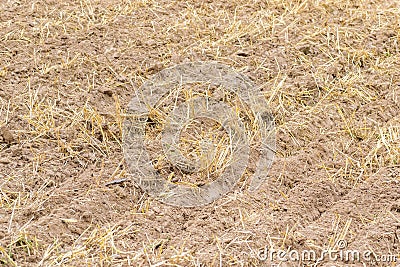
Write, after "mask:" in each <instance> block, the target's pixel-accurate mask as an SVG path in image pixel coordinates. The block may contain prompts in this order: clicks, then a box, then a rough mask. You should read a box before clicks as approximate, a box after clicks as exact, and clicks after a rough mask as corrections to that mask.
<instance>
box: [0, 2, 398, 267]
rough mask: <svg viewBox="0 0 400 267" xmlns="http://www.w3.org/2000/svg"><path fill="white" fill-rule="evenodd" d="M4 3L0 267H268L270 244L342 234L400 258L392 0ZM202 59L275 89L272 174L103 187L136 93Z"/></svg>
mask: <svg viewBox="0 0 400 267" xmlns="http://www.w3.org/2000/svg"><path fill="white" fill-rule="evenodd" d="M0 10H1V12H0V128H1V127H2V126H5V127H6V128H7V129H8V130H9V131H10V132H11V133H12V135H13V139H14V140H12V141H11V139H7V138H5V137H4V134H2V132H0V226H1V227H0V266H32V265H35V266H84V265H95V266H128V265H131V266H230V265H231V266H262V264H263V262H259V261H257V259H256V258H255V257H254V252H256V251H257V250H258V249H260V248H262V247H264V246H268V247H270V248H276V249H288V248H289V247H290V248H295V249H307V248H313V249H336V247H335V246H336V245H337V241H338V240H344V239H345V240H346V241H347V242H348V245H349V248H360V249H361V248H362V249H366V248H368V249H370V250H373V251H374V252H375V253H377V254H389V253H390V254H395V255H398V258H400V255H399V253H400V251H399V247H400V245H399V236H400V233H399V230H398V229H399V228H398V227H399V226H396V223H397V225H398V223H399V222H400V203H399V196H398V192H400V180H399V175H400V139H399V134H400V126H399V125H400V115H399V114H400V112H399V111H400V87H399V85H400V79H399V77H400V65H399V62H400V57H399V55H400V48H399V42H400V11H399V4H398V3H397V1H361V2H360V1H358V2H357V1H329V0H327V1H312V0H305V1H282V0H279V1H278V0H276V1H268V2H263V1H252V2H250V3H248V2H247V1H241V0H236V1H233V2H229V1H226V2H224V1H223V2H203V1H201V2H200V1H195V2H183V1H175V2H162V1H161V2H160V1H120V2H118V3H116V2H111V1H90V0H82V1H64V2H62V3H59V2H56V1H42V2H30V1H3V2H1V3H0ZM198 60H215V61H219V62H222V63H225V64H228V65H230V66H232V67H233V68H235V69H236V70H238V71H240V72H242V73H244V74H246V75H248V76H249V77H251V78H252V79H253V81H254V83H255V84H256V85H257V86H259V90H260V91H262V92H263V93H264V95H265V97H266V99H267V102H268V103H269V105H270V108H271V110H272V111H273V113H274V116H275V119H276V127H277V144H278V150H277V160H276V164H274V166H273V167H272V170H271V175H270V177H269V180H268V183H267V184H265V185H264V186H263V187H262V188H261V189H260V190H259V191H257V192H256V193H254V194H249V193H248V192H247V191H243V190H240V189H237V190H236V191H235V192H232V193H231V194H229V195H228V196H227V197H225V198H223V199H221V200H219V201H217V202H216V203H214V204H213V205H210V206H208V207H206V208H203V209H192V210H191V209H176V208H172V207H168V206H165V205H162V204H160V203H158V202H155V201H153V200H152V199H151V198H149V197H148V196H147V195H146V194H145V193H143V192H142V191H141V190H140V189H138V188H137V187H135V185H133V184H132V183H130V182H129V181H125V180H124V181H125V182H124V183H122V184H118V185H116V186H114V185H112V186H108V187H107V186H105V184H106V183H107V182H110V181H114V180H118V179H125V178H128V173H127V170H126V167H125V163H124V158H123V155H122V122H123V118H124V112H125V110H124V109H125V107H126V105H127V104H128V102H129V101H130V99H131V98H132V97H134V95H135V94H134V89H135V88H138V87H139V86H140V85H142V84H143V82H144V81H146V80H147V79H148V78H149V77H150V75H152V74H154V73H155V72H158V71H159V70H161V69H163V68H164V67H169V66H173V65H174V64H178V63H182V62H191V61H198ZM192 130H193V129H192ZM205 135H206V134H205ZM222 136H224V135H223V134H222ZM8 140H9V141H8ZM194 142H195V141H194V140H193V139H191V142H189V143H190V144H189V145H188V147H187V148H188V149H189V150H190V151H191V153H197V152H198V151H197V152H196V149H195V148H193V147H192V145H193V143H194ZM221 142H222V143H223V142H224V141H223V140H222V141H221ZM226 147H229V146H226ZM197 148H198V146H197ZM196 156H198V153H197V154H196ZM222 162H223V161H221V162H219V163H218V164H222ZM218 164H217V165H218ZM216 169H218V168H216ZM214 171H215V170H214ZM196 181H197V180H196ZM192 182H193V181H192ZM396 227H397V228H396ZM396 237H397V239H396ZM252 253H253V254H252ZM252 255H253V256H252ZM290 264H293V265H295V264H297V263H290ZM336 264H337V265H339V266H340V264H342V263H336ZM396 264H399V262H397V263H396ZM377 265H379V264H377ZM343 266H345V264H344V263H343ZM393 266H395V264H393Z"/></svg>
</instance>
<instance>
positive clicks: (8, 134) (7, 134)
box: [0, 126, 15, 144]
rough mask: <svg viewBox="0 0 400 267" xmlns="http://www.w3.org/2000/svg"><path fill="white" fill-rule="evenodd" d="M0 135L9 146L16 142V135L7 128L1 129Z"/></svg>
mask: <svg viewBox="0 0 400 267" xmlns="http://www.w3.org/2000/svg"><path fill="white" fill-rule="evenodd" d="M0 135H1V136H2V137H3V141H4V142H6V143H7V144H11V143H13V142H14V140H15V139H14V135H13V134H12V133H11V132H10V130H8V129H7V128H6V127H5V126H3V127H1V128H0Z"/></svg>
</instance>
